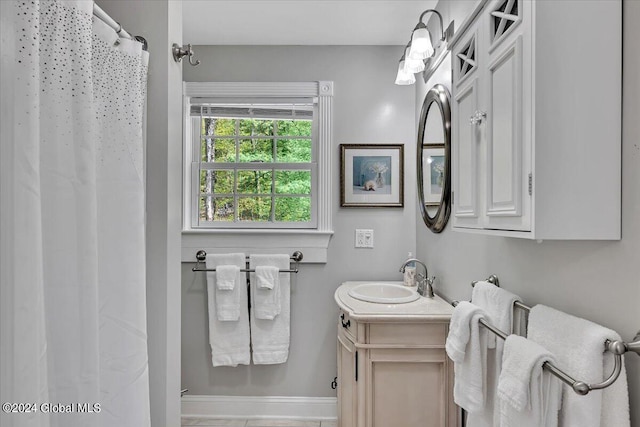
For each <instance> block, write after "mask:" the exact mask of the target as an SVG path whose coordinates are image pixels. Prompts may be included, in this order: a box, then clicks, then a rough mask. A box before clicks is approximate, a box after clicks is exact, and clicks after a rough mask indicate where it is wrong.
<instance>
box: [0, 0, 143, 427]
mask: <svg viewBox="0 0 640 427" xmlns="http://www.w3.org/2000/svg"><path fill="white" fill-rule="evenodd" d="M0 3H2V42H1V43H2V76H1V78H2V126H1V127H2V130H1V132H2V144H1V153H0V154H1V155H0V162H1V164H0V165H1V169H0V172H1V180H0V196H1V199H0V201H1V216H0V225H1V233H0V234H1V238H0V241H1V254H0V255H1V256H0V277H1V279H2V287H1V288H0V291H1V294H0V303H1V308H2V313H1V326H0V332H1V337H0V343H1V344H0V345H1V346H2V354H1V358H2V360H1V361H0V362H1V364H2V370H1V372H0V374H1V381H0V382H1V385H0V390H1V392H2V397H1V399H0V400H1V401H2V403H4V402H9V403H15V404H26V405H21V406H20V405H15V406H13V407H5V406H3V412H2V418H1V421H2V422H1V424H2V425H7V426H16V427H17V426H56V427H57V426H64V427H74V426H82V427H85V426H114V427H115V426H117V427H127V426H131V427H134V426H135V427H144V426H148V425H149V424H150V421H149V417H150V415H149V381H148V362H147V333H146V304H145V270H144V268H145V247H144V244H145V239H144V180H143V177H144V173H143V171H144V166H143V113H144V100H145V88H146V74H147V61H148V55H147V53H146V52H143V51H142V47H141V44H140V43H138V42H135V41H131V40H118V37H117V35H116V33H115V32H114V30H113V29H111V28H109V27H108V26H106V24H104V23H103V22H102V21H100V20H97V19H95V18H93V17H92V16H93V15H92V8H93V3H92V2H90V1H80V0H76V1H69V0H67V1H63V0H41V1H15V2H14V1H11V2H6V1H2V2H0ZM7 410H9V411H8V413H7V412H6V411H7ZM14 411H15V412H14Z"/></svg>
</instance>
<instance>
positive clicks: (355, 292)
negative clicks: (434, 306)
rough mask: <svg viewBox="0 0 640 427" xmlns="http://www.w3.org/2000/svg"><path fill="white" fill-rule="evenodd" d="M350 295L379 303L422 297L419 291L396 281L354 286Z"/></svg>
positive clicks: (394, 302) (393, 302)
mask: <svg viewBox="0 0 640 427" xmlns="http://www.w3.org/2000/svg"><path fill="white" fill-rule="evenodd" d="M349 296H351V297H353V298H356V299H359V300H361V301H367V302H375V303H379V304H404V303H407V302H412V301H415V300H417V299H418V298H420V295H418V293H417V292H416V291H415V290H413V289H411V288H408V287H406V286H403V285H397V284H395V283H383V282H371V283H363V284H361V285H358V286H354V287H353V288H351V289H350V290H349Z"/></svg>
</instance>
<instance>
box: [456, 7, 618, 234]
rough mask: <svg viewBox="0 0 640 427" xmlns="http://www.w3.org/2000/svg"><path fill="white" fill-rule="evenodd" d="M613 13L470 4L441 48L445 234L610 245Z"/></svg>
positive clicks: (614, 215)
mask: <svg viewBox="0 0 640 427" xmlns="http://www.w3.org/2000/svg"><path fill="white" fill-rule="evenodd" d="M621 16H622V12H621V2H620V1H617V0H612V1H606V2H596V1H591V2H590V1H586V2H580V3H579V4H578V3H576V2H570V1H544V0H541V1H529V0H494V1H486V2H479V4H478V6H477V8H476V10H475V11H474V13H473V14H472V15H471V17H470V18H469V19H468V20H467V21H465V23H463V24H462V25H461V27H460V29H459V30H458V32H457V34H456V36H455V37H454V39H453V40H452V42H451V50H452V54H453V55H452V68H453V70H452V71H453V85H452V153H453V162H452V163H453V175H452V179H453V197H452V198H453V207H452V214H453V215H452V217H453V228H454V230H457V231H467V232H475V233H482V234H494V235H503V236H513V237H523V238H530V239H568V240H571V239H589V240H617V239H620V221H621V197H620V191H621V58H622V56H621V43H622V40H621Z"/></svg>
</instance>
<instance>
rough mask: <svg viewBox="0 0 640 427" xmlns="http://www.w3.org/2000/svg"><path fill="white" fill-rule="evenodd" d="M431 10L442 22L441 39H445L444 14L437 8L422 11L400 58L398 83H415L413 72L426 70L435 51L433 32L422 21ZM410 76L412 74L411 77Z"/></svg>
mask: <svg viewBox="0 0 640 427" xmlns="http://www.w3.org/2000/svg"><path fill="white" fill-rule="evenodd" d="M429 12H433V13H435V14H436V15H437V16H438V20H439V22H440V35H441V37H440V41H444V40H445V33H444V26H443V23H442V15H440V13H439V12H438V11H437V10H435V9H427V10H425V11H424V12H422V14H421V15H420V19H419V20H418V25H416V27H415V28H414V29H413V32H412V33H411V40H409V44H408V45H407V47H406V48H405V50H404V53H403V55H402V58H401V59H400V65H399V66H398V74H397V75H396V84H397V85H411V84H414V83H415V81H416V79H415V77H414V76H413V74H415V73H421V72H422V71H424V67H425V62H426V61H427V60H428V59H429V58H431V56H432V55H433V54H434V53H435V48H434V47H433V44H432V43H431V34H429V29H428V28H427V25H426V24H425V23H424V22H422V19H423V18H424V16H425V15H426V14H427V13H429ZM408 76H410V78H409V77H408Z"/></svg>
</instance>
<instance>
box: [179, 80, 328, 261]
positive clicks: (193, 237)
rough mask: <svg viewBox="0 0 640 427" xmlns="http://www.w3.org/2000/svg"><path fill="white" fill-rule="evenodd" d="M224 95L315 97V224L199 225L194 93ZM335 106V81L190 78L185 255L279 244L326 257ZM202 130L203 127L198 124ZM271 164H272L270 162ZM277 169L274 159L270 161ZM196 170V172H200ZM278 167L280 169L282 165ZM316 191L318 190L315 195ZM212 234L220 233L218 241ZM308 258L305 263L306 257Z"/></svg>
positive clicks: (186, 106)
mask: <svg viewBox="0 0 640 427" xmlns="http://www.w3.org/2000/svg"><path fill="white" fill-rule="evenodd" d="M206 97H211V98H219V99H227V100H229V99H234V100H240V99H242V98H246V99H257V98H260V99H271V100H274V101H276V100H278V99H281V100H282V99H287V98H314V100H316V101H317V103H316V107H314V109H316V111H314V124H313V128H314V135H313V136H314V137H315V139H313V140H312V162H311V164H310V165H311V166H312V167H314V168H316V182H315V183H313V187H312V198H313V200H312V202H313V201H315V205H316V208H315V209H314V211H315V218H312V220H313V224H311V225H309V226H305V228H299V227H291V226H290V224H291V223H285V224H288V226H282V225H280V224H278V223H277V222H276V223H267V224H265V223H259V225H258V226H257V227H256V226H249V227H247V226H246V225H247V224H245V223H239V225H234V226H228V225H227V226H223V227H215V228H210V227H193V224H192V219H193V215H194V211H195V215H196V217H197V215H198V209H197V206H198V205H197V203H198V198H199V194H198V195H197V196H195V195H194V192H193V190H192V188H193V183H197V182H199V178H198V170H199V168H193V167H192V162H193V160H194V158H197V157H195V156H197V155H199V153H194V144H193V143H192V141H193V140H192V136H193V132H194V129H193V125H192V121H191V116H190V110H191V102H192V99H193V98H206ZM332 110H333V82H331V81H314V82H185V83H184V85H183V123H184V126H183V198H182V200H183V229H182V259H183V261H193V260H194V259H195V252H196V250H197V249H205V250H207V253H216V252H217V253H220V252H230V251H234V250H239V251H244V250H247V249H248V248H255V249H257V250H262V249H264V250H267V249H277V250H283V251H291V252H292V251H293V250H302V251H303V252H304V256H305V258H304V261H306V262H326V259H327V248H328V244H329V240H330V238H331V235H332V234H333V228H332V200H333V191H332V185H331V170H332V159H333V156H332V153H331V147H332V146H333V143H332V137H333V135H332V133H333V132H332V130H333V128H332ZM198 133H199V129H198ZM265 165H266V164H265ZM268 167H269V168H273V164H269V165H268ZM194 169H195V172H194ZM276 169H277V168H276ZM314 192H315V194H313V193H314ZM211 236H216V239H215V245H212V243H213V242H212V240H211V238H210V237H211ZM304 261H303V262H304Z"/></svg>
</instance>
